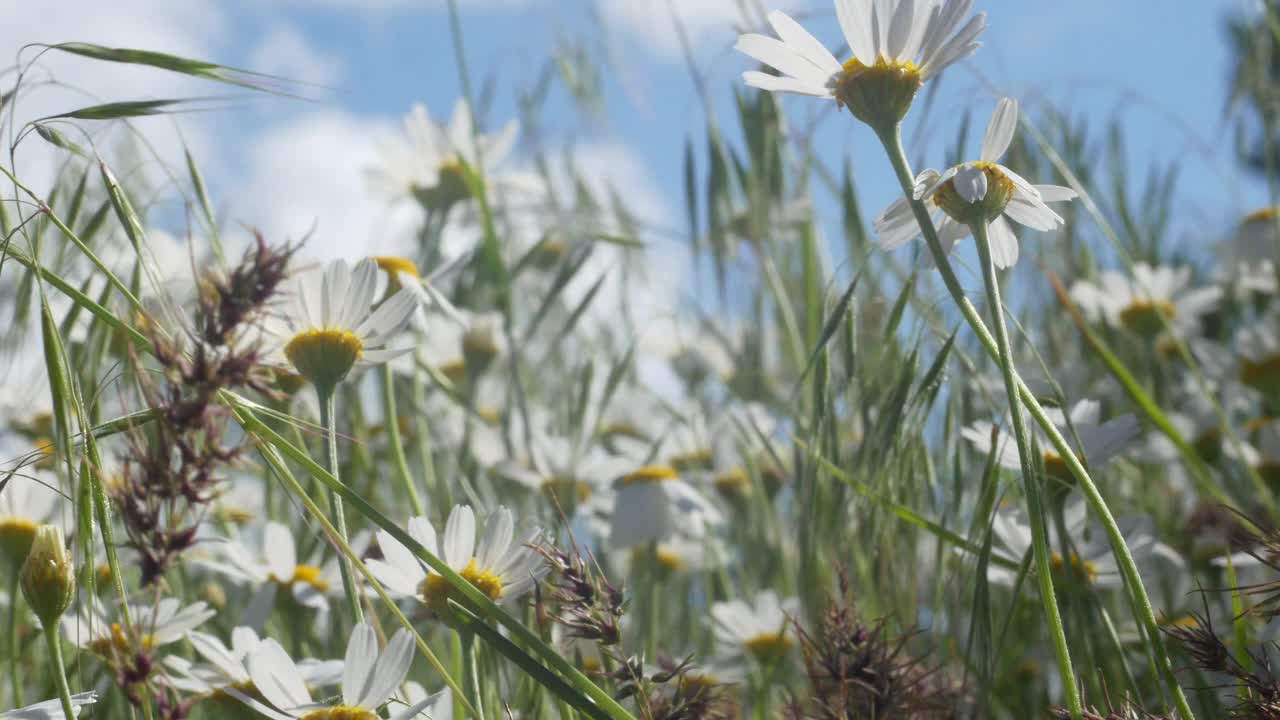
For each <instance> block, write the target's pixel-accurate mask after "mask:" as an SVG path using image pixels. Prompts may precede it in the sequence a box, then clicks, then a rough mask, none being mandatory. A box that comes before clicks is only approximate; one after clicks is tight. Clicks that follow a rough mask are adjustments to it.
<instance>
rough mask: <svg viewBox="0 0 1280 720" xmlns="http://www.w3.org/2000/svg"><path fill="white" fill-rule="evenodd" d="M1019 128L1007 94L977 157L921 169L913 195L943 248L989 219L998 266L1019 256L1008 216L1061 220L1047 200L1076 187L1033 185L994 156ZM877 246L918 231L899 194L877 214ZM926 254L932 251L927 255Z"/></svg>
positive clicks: (1029, 222) (1045, 222) (1036, 223)
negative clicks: (928, 209)
mask: <svg viewBox="0 0 1280 720" xmlns="http://www.w3.org/2000/svg"><path fill="white" fill-rule="evenodd" d="M1017 127H1018V103H1017V102H1016V101H1014V100H1012V99H1010V98H1004V99H1002V100H1001V101H1000V102H999V104H997V105H996V109H995V112H994V113H992V115H991V121H990V123H988V124H987V133H986V135H985V136H984V137H983V139H982V151H981V152H980V153H979V155H978V160H977V162H967V163H962V164H960V165H956V166H955V167H953V168H951V169H949V170H947V171H946V172H944V173H942V174H939V173H938V171H937V170H932V169H930V170H925V171H924V172H922V173H920V174H919V175H918V176H917V177H916V185H915V192H914V195H915V199H916V200H927V201H930V202H931V203H932V205H933V207H934V212H933V218H934V226H935V227H936V228H937V231H938V239H939V241H940V242H941V243H942V247H943V250H945V251H946V252H951V248H952V247H954V246H955V244H956V242H958V241H959V240H960V239H961V238H964V237H967V236H968V235H969V234H970V229H969V227H970V225H971V224H972V223H975V222H984V223H989V232H990V236H989V239H990V241H991V259H992V262H994V263H995V266H996V267H998V268H1007V267H1011V266H1013V264H1014V263H1016V262H1017V261H1018V237H1017V236H1016V235H1014V233H1013V228H1012V227H1010V226H1009V221H1010V220H1012V221H1014V222H1016V223H1018V224H1020V225H1025V226H1026V227H1029V228H1031V229H1032V230H1041V231H1044V230H1052V229H1054V228H1056V227H1058V226H1060V225H1062V222H1063V220H1062V217H1060V216H1059V215H1058V214H1057V213H1056V212H1054V211H1053V210H1052V209H1051V208H1050V207H1049V206H1048V205H1046V203H1050V202H1065V201H1067V200H1071V199H1072V198H1074V197H1075V196H1076V193H1075V191H1074V190H1072V189H1070V188H1065V187H1061V186H1058V185H1032V184H1031V183H1029V182H1027V181H1026V180H1025V179H1023V178H1022V176H1020V175H1018V174H1017V173H1015V172H1014V171H1012V170H1010V169H1009V168H1007V167H1005V166H1004V165H1000V164H998V163H997V162H996V161H997V160H999V159H1000V158H1001V157H1003V156H1004V154H1005V152H1007V151H1008V150H1009V144H1010V143H1011V142H1013V133H1014V131H1015V130H1016V129H1017ZM875 230H876V234H877V235H879V243H880V246H881V247H883V248H884V249H886V250H892V249H894V248H896V247H899V246H901V245H903V244H905V243H906V242H908V241H910V240H912V239H914V238H916V237H918V236H919V235H920V226H919V225H918V224H917V223H916V219H915V214H914V213H913V212H912V210H911V204H910V203H909V202H907V200H906V199H905V198H899V199H897V200H895V201H893V203H891V204H890V205H889V207H887V208H885V210H884V212H882V213H880V215H879V216H878V217H877V218H876V219H875ZM925 257H926V258H930V259H931V256H929V255H926V256H925Z"/></svg>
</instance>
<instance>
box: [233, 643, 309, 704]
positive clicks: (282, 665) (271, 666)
mask: <svg viewBox="0 0 1280 720" xmlns="http://www.w3.org/2000/svg"><path fill="white" fill-rule="evenodd" d="M246 665H247V666H248V669H249V678H250V679H252V680H253V686H254V687H255V688H257V690H258V692H259V693H261V694H262V697H263V698H265V699H266V701H267V702H269V703H271V704H272V705H274V706H276V707H277V708H279V709H281V710H290V709H293V708H296V707H301V706H304V705H310V704H311V694H310V693H308V692H307V686H306V684H305V683H304V682H303V681H302V676H301V675H300V674H299V673H298V667H297V666H296V665H294V664H293V658H290V657H289V653H287V652H285V651H284V648H282V647H280V643H278V642H276V641H275V640H274V639H272V638H267V639H266V640H263V641H262V643H261V644H260V645H258V647H257V649H256V650H254V651H253V652H252V653H250V654H249V658H248V662H247V663H246Z"/></svg>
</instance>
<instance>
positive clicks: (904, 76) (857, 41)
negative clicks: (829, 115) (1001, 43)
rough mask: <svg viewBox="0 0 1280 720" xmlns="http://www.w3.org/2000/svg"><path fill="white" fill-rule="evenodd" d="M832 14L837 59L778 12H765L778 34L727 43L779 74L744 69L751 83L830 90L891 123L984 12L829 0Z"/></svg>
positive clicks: (920, 3) (962, 45)
mask: <svg viewBox="0 0 1280 720" xmlns="http://www.w3.org/2000/svg"><path fill="white" fill-rule="evenodd" d="M835 6H836V16H837V18H838V19H839V21H840V29H841V31H842V32H843V33H844V39H845V41H846V42H847V43H848V45H849V50H850V53H851V54H852V57H850V58H849V59H848V60H846V61H844V62H843V63H841V62H840V61H839V60H837V59H836V57H835V56H834V55H832V54H831V52H830V51H828V50H827V49H826V47H825V46H823V44H822V43H820V42H818V40H817V39H816V38H814V37H813V35H811V34H809V32H808V31H807V30H805V29H804V28H803V27H801V26H800V24H799V23H797V22H796V21H795V20H793V19H791V17H790V16H788V15H787V14H785V13H783V12H779V11H776V10H775V11H774V12H771V13H769V24H770V25H771V26H772V27H773V30H774V32H776V33H777V34H778V37H777V38H773V37H769V36H767V35H757V34H749V35H743V36H742V37H740V38H739V39H738V43H737V45H735V46H734V47H735V48H736V49H737V50H738V51H739V52H742V53H745V54H747V55H749V56H751V57H752V58H755V59H756V60H758V61H760V62H761V63H764V64H765V65H768V66H770V67H772V68H774V69H776V70H777V71H779V72H780V73H782V75H781V76H777V75H769V74H766V73H762V72H746V73H743V75H742V78H743V80H745V81H746V83H747V84H748V85H750V86H752V87H757V88H760V89H762V90H768V91H772V92H781V93H795V94H799V95H811V96H814V97H820V98H829V99H832V100H835V101H836V105H837V106H839V107H848V108H849V110H850V111H851V112H852V113H853V114H854V116H855V117H857V118H858V119H859V120H862V121H863V122H865V123H867V124H869V125H871V126H873V127H877V128H880V127H883V126H885V125H889V126H892V125H893V124H896V123H897V122H899V121H901V120H902V118H903V117H904V116H906V114H907V110H908V109H909V108H910V107H911V101H912V99H914V98H915V95H916V91H917V90H919V89H920V86H921V85H923V84H924V83H925V82H926V81H927V80H929V79H930V78H932V77H933V76H935V75H937V74H938V73H940V72H942V71H943V70H945V69H946V68H947V67H948V66H950V65H951V64H952V63H955V62H956V61H958V60H961V59H963V58H966V57H968V56H970V55H972V54H973V53H974V51H975V50H977V49H978V48H979V47H980V46H981V43H979V42H977V37H978V36H979V35H980V34H982V31H983V30H984V29H985V28H986V26H987V18H986V13H978V14H977V15H974V16H973V17H970V18H969V19H968V21H967V22H965V17H966V16H967V15H968V14H969V11H970V9H971V8H972V7H973V2H972V0H836V1H835Z"/></svg>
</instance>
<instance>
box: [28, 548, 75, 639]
mask: <svg viewBox="0 0 1280 720" xmlns="http://www.w3.org/2000/svg"><path fill="white" fill-rule="evenodd" d="M20 579H21V582H22V594H23V596H25V597H26V598H27V604H28V605H30V606H31V609H32V610H34V611H35V613H36V616H37V617H39V618H40V621H41V622H43V623H44V625H45V627H52V626H53V624H54V623H56V622H57V621H58V618H60V617H62V613H64V612H66V611H67V608H68V607H70V606H71V600H72V597H73V596H74V595H75V592H76V575H75V566H74V565H73V563H72V562H71V552H70V551H69V550H67V545H66V543H65V542H63V540H62V530H61V529H59V528H58V527H57V526H56V525H41V526H40V527H39V528H37V529H36V537H35V540H34V541H33V542H32V543H31V552H30V553H29V554H28V555H27V561H26V562H25V563H23V565H22V573H21V576H20Z"/></svg>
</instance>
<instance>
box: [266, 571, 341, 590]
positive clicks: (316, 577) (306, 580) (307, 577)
mask: <svg viewBox="0 0 1280 720" xmlns="http://www.w3.org/2000/svg"><path fill="white" fill-rule="evenodd" d="M271 579H272V580H274V581H275V582H277V583H279V584H281V585H284V586H285V587H293V586H294V585H297V584H298V583H302V584H304V585H310V586H311V587H313V588H315V589H316V590H317V591H319V592H322V593H324V592H329V581H328V580H325V579H324V577H323V575H322V573H321V570H320V568H318V567H316V566H315V565H299V566H297V567H296V568H294V569H293V577H291V578H289V579H288V580H281V579H280V578H278V577H276V576H275V575H274V574H272V575H271Z"/></svg>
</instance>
